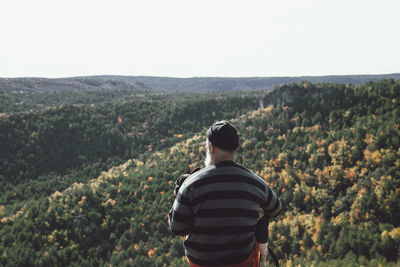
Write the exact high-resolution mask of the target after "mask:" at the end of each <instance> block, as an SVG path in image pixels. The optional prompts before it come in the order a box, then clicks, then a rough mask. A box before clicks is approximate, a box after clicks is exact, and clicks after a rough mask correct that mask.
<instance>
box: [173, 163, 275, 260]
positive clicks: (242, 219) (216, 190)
mask: <svg viewBox="0 0 400 267" xmlns="http://www.w3.org/2000/svg"><path fill="white" fill-rule="evenodd" d="M260 208H263V210H264V212H265V214H267V215H269V216H270V217H273V216H271V215H273V214H277V213H279V211H280V210H281V204H280V200H279V199H278V198H277V196H276V194H275V193H274V192H273V191H272V190H271V189H270V188H269V187H268V185H267V184H266V182H265V181H264V180H263V179H261V178H260V177H259V176H257V175H256V174H254V173H252V172H250V171H249V170H247V169H245V168H243V167H241V166H240V165H237V164H235V163H233V162H224V163H223V164H217V166H209V167H206V168H204V169H202V170H200V171H198V172H196V173H194V174H192V175H190V176H189V177H188V178H187V179H186V180H185V182H184V183H183V185H182V187H181V188H180V190H179V192H178V195H177V197H176V199H175V202H174V204H173V207H172V210H171V212H170V214H169V223H170V227H171V230H172V231H173V232H174V233H184V232H187V233H189V236H188V237H187V239H186V240H185V242H184V246H185V250H186V255H187V256H188V258H189V259H190V260H191V261H192V262H194V263H196V264H199V265H218V264H219V265H223V264H234V263H239V262H241V261H244V260H245V259H246V258H247V257H248V256H249V255H250V253H251V250H252V249H253V247H254V242H255V240H254V231H255V225H256V223H257V218H258V216H259V210H260Z"/></svg>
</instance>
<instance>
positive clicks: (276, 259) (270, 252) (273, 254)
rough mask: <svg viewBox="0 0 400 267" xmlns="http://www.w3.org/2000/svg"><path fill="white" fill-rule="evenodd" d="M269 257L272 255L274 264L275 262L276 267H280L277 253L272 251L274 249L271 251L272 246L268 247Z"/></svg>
mask: <svg viewBox="0 0 400 267" xmlns="http://www.w3.org/2000/svg"><path fill="white" fill-rule="evenodd" d="M268 255H271V257H272V259H273V260H274V262H275V266H276V267H279V261H278V258H277V257H276V255H275V253H274V252H273V251H272V249H271V247H270V246H268Z"/></svg>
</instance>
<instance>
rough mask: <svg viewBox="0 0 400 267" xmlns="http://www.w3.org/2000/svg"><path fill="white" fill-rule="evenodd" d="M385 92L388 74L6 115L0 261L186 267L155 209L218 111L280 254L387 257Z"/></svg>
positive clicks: (393, 118) (392, 132)
mask: <svg viewBox="0 0 400 267" xmlns="http://www.w3.org/2000/svg"><path fill="white" fill-rule="evenodd" d="M261 97H262V101H261V102H262V103H264V106H263V107H261V108H257V107H258V106H259V104H258V103H259V99H260V98H261ZM399 99H400V81H394V80H381V81H379V82H370V83H366V84H364V85H361V86H353V85H342V84H327V83H324V84H312V83H310V82H301V83H298V84H295V83H293V84H288V85H282V86H280V87H278V88H276V89H275V90H273V91H271V92H264V93H263V95H260V92H247V93H243V92H242V93H240V92H235V93H229V92H227V93H216V94H215V95H205V94H203V95H180V96H179V97H173V96H157V97H151V98H146V99H140V100H132V101H128V102H126V103H108V104H104V105H95V106H90V105H82V106H71V105H64V106H59V107H56V108H52V109H48V110H46V111H35V112H25V113H7V114H6V115H5V116H3V117H2V118H1V121H0V123H1V124H0V130H1V132H0V138H1V144H2V151H1V159H2V161H1V164H2V165H1V168H0V170H1V173H0V183H1V184H0V186H1V188H2V189H1V198H0V265H4V266H23V265H35V266H46V265H61V266H65V265H70V266H106V265H107V266H110V265H111V266H186V262H185V258H184V256H183V248H182V240H181V238H180V237H176V236H173V235H172V234H171V233H170V231H169V229H168V224H167V218H166V216H167V214H168V211H169V209H170V207H171V204H172V201H173V194H172V190H173V187H174V180H175V178H176V177H177V176H179V175H180V174H181V173H184V172H186V171H187V169H188V167H191V168H193V167H202V165H203V158H204V148H203V146H202V142H203V141H204V140H205V130H206V129H207V127H208V126H209V125H210V124H211V123H212V122H213V121H215V120H220V119H231V121H232V122H233V123H234V124H235V125H236V126H237V128H238V130H239V134H240V138H241V147H240V149H239V151H238V157H237V161H238V163H240V164H243V165H244V166H246V167H248V168H250V169H251V170H253V171H254V172H256V173H257V174H258V175H260V176H261V177H262V178H264V179H265V180H266V181H267V183H268V184H269V185H270V186H271V187H272V188H273V189H274V191H275V192H277V194H278V196H279V197H280V198H281V200H282V204H283V206H284V212H283V213H282V214H281V215H280V216H279V217H278V218H277V219H276V220H274V221H272V222H271V224H270V228H269V230H270V243H271V245H272V247H273V248H274V251H275V252H276V253H277V255H278V258H279V259H280V261H281V263H286V264H287V265H288V266H293V265H295V266H298V265H300V266H310V265H314V266H359V265H363V266H378V265H379V264H381V265H382V266H397V265H398V264H399V263H400V258H399V257H400V215H399V214H400V197H399V194H400V146H399V143H400V129H399V127H400V103H399V101H400V100H399ZM3 147H4V148H5V149H3ZM109 164H111V165H114V166H113V167H111V166H110V165H109ZM109 167H110V168H109ZM105 168H109V169H108V170H107V171H103V172H101V173H99V171H100V170H102V169H103V170H104V169H105Z"/></svg>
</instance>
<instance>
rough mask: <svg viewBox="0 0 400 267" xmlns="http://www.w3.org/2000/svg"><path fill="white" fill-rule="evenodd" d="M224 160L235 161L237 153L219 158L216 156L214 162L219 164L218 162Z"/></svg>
mask: <svg viewBox="0 0 400 267" xmlns="http://www.w3.org/2000/svg"><path fill="white" fill-rule="evenodd" d="M223 161H232V162H235V155H232V156H231V155H226V156H221V157H218V158H216V159H215V160H214V164H218V163H220V162H223Z"/></svg>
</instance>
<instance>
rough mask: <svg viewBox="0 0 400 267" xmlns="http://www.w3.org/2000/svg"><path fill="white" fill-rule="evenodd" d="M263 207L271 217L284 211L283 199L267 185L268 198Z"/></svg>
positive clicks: (265, 212)
mask: <svg viewBox="0 0 400 267" xmlns="http://www.w3.org/2000/svg"><path fill="white" fill-rule="evenodd" d="M261 208H262V209H263V210H264V214H265V215H267V216H268V217H269V218H274V217H276V216H277V215H278V214H279V213H280V212H281V211H282V204H281V200H280V199H279V198H278V196H277V195H276V194H275V192H274V191H272V190H271V188H269V186H267V193H266V200H265V202H264V203H263V204H262V206H261Z"/></svg>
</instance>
